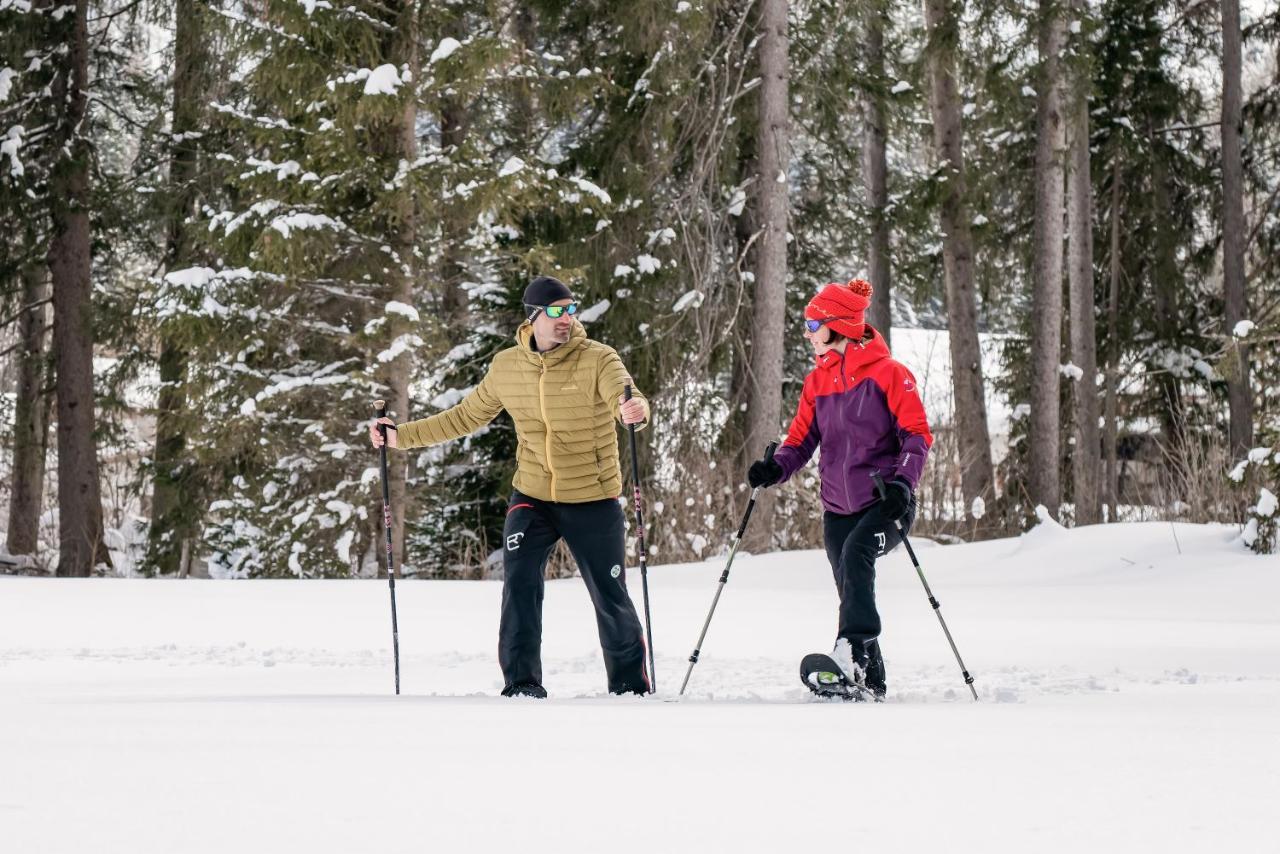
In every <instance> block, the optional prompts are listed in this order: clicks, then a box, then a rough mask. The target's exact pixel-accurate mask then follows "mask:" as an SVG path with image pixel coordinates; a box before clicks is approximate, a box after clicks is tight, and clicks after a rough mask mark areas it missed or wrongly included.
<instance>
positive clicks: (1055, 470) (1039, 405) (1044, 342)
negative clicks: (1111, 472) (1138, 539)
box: [1027, 0, 1066, 516]
mask: <svg viewBox="0 0 1280 854" xmlns="http://www.w3.org/2000/svg"><path fill="white" fill-rule="evenodd" d="M1065 39H1066V22H1065V21H1064V20H1063V18H1062V14H1061V11H1060V10H1059V7H1058V0H1041V3H1040V79H1039V84H1038V90H1039V91H1038V92H1037V95H1038V97H1037V109H1036V167H1035V181H1036V213H1035V276H1034V279H1035V280H1034V284H1033V290H1032V294H1031V314H1032V332H1031V423H1030V429H1029V435H1028V441H1029V442H1030V459H1029V471H1028V478H1027V480H1028V484H1029V486H1030V491H1031V501H1032V502H1033V503H1035V504H1043V505H1044V506H1045V507H1046V508H1047V509H1048V510H1049V512H1050V513H1052V514H1053V515H1054V516H1057V515H1058V505H1059V504H1060V503H1061V501H1062V484H1061V478H1060V477H1059V465H1060V456H1061V454H1060V447H1059V445H1060V443H1059V438H1060V437H1059V430H1060V421H1061V414H1060V412H1059V409H1060V405H1059V398H1060V395H1061V385H1060V379H1059V377H1060V376H1061V373H1060V366H1061V364H1062V211H1063V206H1062V201H1063V200H1062V177H1063V161H1064V159H1065V157H1064V155H1065V150H1066V145H1065V142H1064V128H1063V117H1062V68H1061V58H1062V46H1063V43H1064V41H1065Z"/></svg>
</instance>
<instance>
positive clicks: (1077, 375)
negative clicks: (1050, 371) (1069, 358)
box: [1058, 362, 1084, 382]
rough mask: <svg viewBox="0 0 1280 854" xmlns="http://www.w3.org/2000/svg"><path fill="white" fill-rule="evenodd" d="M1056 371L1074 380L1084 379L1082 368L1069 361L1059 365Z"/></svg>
mask: <svg viewBox="0 0 1280 854" xmlns="http://www.w3.org/2000/svg"><path fill="white" fill-rule="evenodd" d="M1058 373H1060V374H1062V375H1063V376H1064V377H1066V378H1067V379H1069V380H1073V381H1075V382H1080V380H1082V379H1084V370H1083V369H1082V368H1080V367H1079V366H1078V365H1074V364H1072V363H1071V362H1067V363H1066V364H1065V365H1059V366H1058Z"/></svg>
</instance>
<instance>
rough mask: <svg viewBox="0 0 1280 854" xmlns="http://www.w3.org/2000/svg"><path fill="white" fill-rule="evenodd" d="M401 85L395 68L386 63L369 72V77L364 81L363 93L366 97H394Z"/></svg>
mask: <svg viewBox="0 0 1280 854" xmlns="http://www.w3.org/2000/svg"><path fill="white" fill-rule="evenodd" d="M402 85H403V82H402V81H401V80H400V74H399V72H398V71H396V67H395V66H394V65H392V64H390V63H387V64H385V65H379V66H378V67H377V68H375V69H373V71H371V72H369V77H368V78H367V79H366V80H365V81H364V93H365V94H366V95H394V94H395V93H396V92H397V91H399V89H400V87H401V86H402Z"/></svg>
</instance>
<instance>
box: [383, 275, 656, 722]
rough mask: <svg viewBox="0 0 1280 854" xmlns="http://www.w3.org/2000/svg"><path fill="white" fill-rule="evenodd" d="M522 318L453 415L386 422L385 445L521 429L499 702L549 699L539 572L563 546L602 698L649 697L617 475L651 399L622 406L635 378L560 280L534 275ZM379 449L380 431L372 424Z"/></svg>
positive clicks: (506, 542) (506, 554)
mask: <svg viewBox="0 0 1280 854" xmlns="http://www.w3.org/2000/svg"><path fill="white" fill-rule="evenodd" d="M524 307H525V313H526V315H527V320H525V322H524V323H522V324H520V327H519V328H518V329H517V330H516V345H515V346H514V347H508V348H507V349H506V350H503V351H501V352H500V353H498V354H497V355H496V356H495V357H494V358H493V362H492V363H490V365H489V370H488V372H487V373H486V374H485V377H484V379H483V380H482V381H481V382H480V384H479V385H478V386H476V387H475V388H474V389H473V390H472V391H471V392H470V393H469V394H468V395H467V396H466V397H465V398H463V399H462V401H461V402H459V403H458V404H457V405H456V406H454V407H452V408H450V409H447V410H445V411H444V412H441V413H439V414H437V415H433V416H431V417H430V418H424V419H422V420H420V421H410V422H408V423H406V424H399V425H397V424H394V423H393V422H392V421H391V420H390V419H387V418H383V419H381V423H383V424H386V425H387V444H388V445H389V446H390V447H392V448H399V449H401V450H407V449H409V448H418V447H422V446H425V445H437V444H440V443H441V442H447V441H449V440H450V439H457V438H459V437H461V436H465V435H467V434H469V433H473V432H475V431H476V430H478V429H480V428H481V427H483V426H484V425H486V424H488V423H489V422H490V421H492V420H493V419H494V417H495V416H497V414H498V413H499V412H500V411H501V410H503V409H505V410H507V412H509V413H511V417H512V419H513V420H514V421H515V425H516V438H517V440H518V445H517V447H516V474H515V478H514V479H513V482H512V486H513V487H514V490H515V491H514V492H512V494H511V500H510V502H509V504H508V507H507V521H506V526H505V528H504V530H503V532H502V533H503V553H502V554H503V569H504V571H505V578H504V580H503V585H502V617H501V623H500V626H499V629H498V662H499V664H501V666H502V675H503V677H504V678H505V680H506V687H504V688H503V690H502V694H503V696H505V697H520V696H523V697H539V698H541V697H546V696H547V692H546V689H544V688H543V687H542V594H543V571H544V570H545V569H546V565H547V558H548V556H549V555H550V553H551V549H552V548H553V547H554V546H555V544H556V542H557V541H559V540H560V538H561V537H563V538H564V540H565V542H566V543H568V545H569V550H570V551H571V552H572V553H573V557H574V559H575V560H576V561H577V562H578V568H579V569H580V570H581V572H582V580H583V581H584V582H586V585H587V591H588V592H589V593H590V594H591V602H592V604H593V605H595V609H596V626H597V628H598V629H599V632H600V647H601V649H602V650H603V652H604V661H605V671H606V673H607V675H608V682H609V690H610V691H611V692H612V693H615V694H626V693H634V694H644V693H647V692H648V690H649V675H648V673H647V672H646V670H645V646H644V635H643V634H642V632H641V629H640V620H639V618H638V617H637V616H636V609H635V606H634V605H633V604H632V602H631V597H630V596H629V595H628V594H627V583H626V575H625V573H624V572H623V566H624V565H625V563H626V558H625V554H624V533H623V515H622V506H621V504H619V502H618V496H619V495H620V494H621V493H622V471H621V469H620V468H619V465H618V435H617V430H616V428H615V427H614V418H615V417H617V418H618V419H619V420H620V421H621V422H622V423H623V424H636V425H641V426H643V425H644V424H645V423H646V422H647V421H648V418H649V404H648V401H647V400H646V399H645V398H644V397H643V396H642V395H640V394H639V392H636V394H635V396H634V397H632V399H631V400H624V399H623V398H624V395H623V390H624V387H625V386H627V385H630V384H631V378H630V376H629V375H628V374H627V370H626V368H625V367H623V365H622V360H621V359H620V358H618V354H617V353H616V352H615V351H614V350H613V349H612V348H611V347H606V346H605V345H604V344H601V343H599V342H598V341H592V340H591V339H590V338H588V337H587V332H586V330H585V329H584V328H583V327H582V324H581V323H579V322H578V320H577V319H576V318H575V317H574V315H575V314H577V312H578V304H577V302H575V301H574V298H573V294H572V293H571V292H570V291H569V289H568V288H567V287H566V286H565V285H564V284H563V283H561V282H560V281H559V280H557V279H554V278H552V277H550V276H540V277H538V278H536V279H534V280H533V281H532V282H530V283H529V286H528V287H527V288H525V291H524ZM369 436H370V438H371V440H372V441H373V446H374V447H375V448H378V447H381V446H382V436H381V431H380V430H378V428H377V425H376V423H375V424H371V425H370V427H369Z"/></svg>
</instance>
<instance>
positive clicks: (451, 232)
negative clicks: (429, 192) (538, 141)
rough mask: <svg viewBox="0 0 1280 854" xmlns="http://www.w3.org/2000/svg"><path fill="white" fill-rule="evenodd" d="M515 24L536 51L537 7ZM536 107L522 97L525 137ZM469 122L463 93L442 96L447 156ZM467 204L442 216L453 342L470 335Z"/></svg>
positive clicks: (444, 283) (450, 30) (445, 294)
mask: <svg viewBox="0 0 1280 854" xmlns="http://www.w3.org/2000/svg"><path fill="white" fill-rule="evenodd" d="M513 25H514V27H515V30H516V33H517V37H518V38H519V39H520V40H521V42H522V43H523V44H525V46H526V47H527V48H528V49H530V50H532V49H533V47H534V44H533V40H534V37H535V34H534V19H533V10H532V9H525V8H522V10H521V11H519V12H517V13H515V20H514V21H513ZM443 32H444V34H445V35H448V36H452V37H453V38H456V39H459V40H465V39H466V37H467V33H466V29H465V28H464V26H463V22H462V21H461V20H460V19H455V20H453V21H451V22H450V23H449V25H448V26H446V27H445V28H443ZM534 110H535V106H534V103H533V100H532V98H531V97H525V98H522V99H519V102H518V106H517V108H516V116H517V119H518V120H522V121H527V122H529V126H528V133H526V135H525V136H524V137H523V139H524V140H530V139H532V138H533V137H532V131H533V128H532V123H533V120H534ZM469 124H470V122H469V118H468V112H467V100H466V98H465V97H464V96H462V95H449V94H446V95H444V96H443V97H442V98H441V99H440V148H441V149H442V150H443V151H444V152H445V154H446V156H448V157H453V158H458V157H459V153H460V152H461V150H462V145H463V143H464V142H465V141H466V138H467V130H468V126H469ZM411 127H412V126H411ZM466 207H467V202H466V201H464V200H461V199H455V200H454V201H453V202H451V203H450V204H448V205H447V206H446V207H445V209H444V210H443V211H442V217H441V231H442V234H443V238H444V240H443V246H442V250H443V252H442V258H441V261H440V287H441V289H442V291H441V308H442V310H443V312H444V316H445V318H446V323H445V330H444V331H445V335H446V336H448V339H449V343H450V344H451V345H457V344H461V343H462V342H463V341H465V340H466V339H467V337H468V334H469V331H468V329H467V325H466V323H465V319H466V313H467V310H468V305H467V295H466V292H465V291H463V289H462V287H461V285H462V281H463V279H464V278H465V272H466V271H465V268H464V267H463V258H462V247H463V243H464V241H465V240H466V238H467V229H468V225H469V224H468V219H469V217H468V215H467V212H466Z"/></svg>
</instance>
